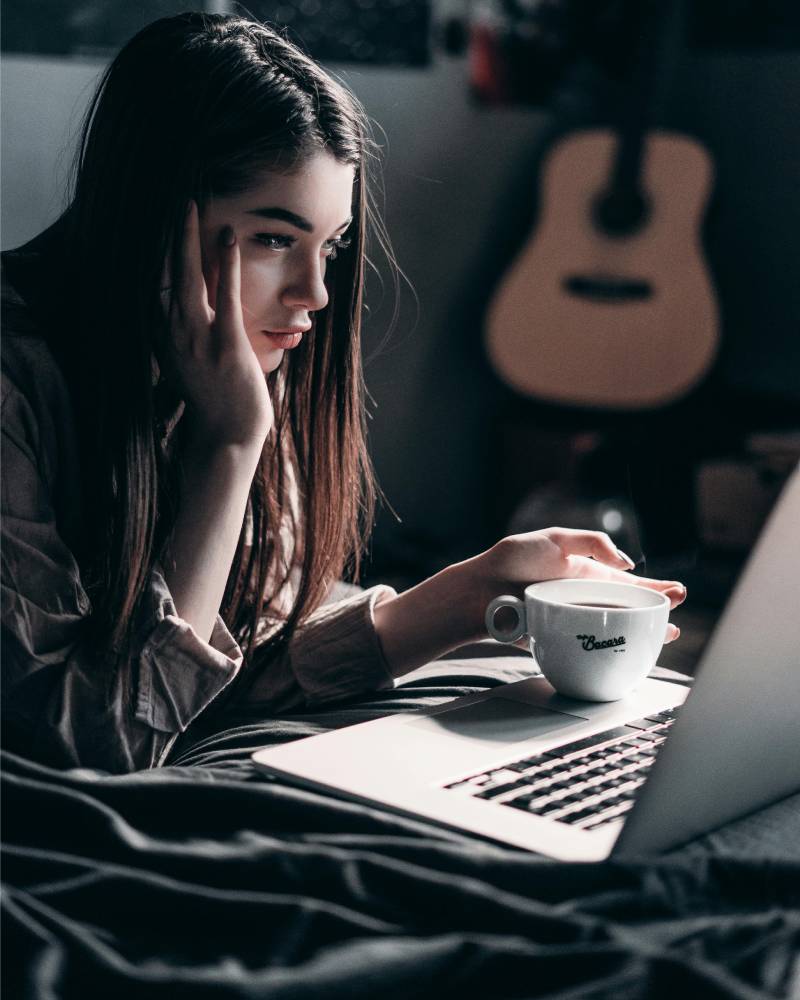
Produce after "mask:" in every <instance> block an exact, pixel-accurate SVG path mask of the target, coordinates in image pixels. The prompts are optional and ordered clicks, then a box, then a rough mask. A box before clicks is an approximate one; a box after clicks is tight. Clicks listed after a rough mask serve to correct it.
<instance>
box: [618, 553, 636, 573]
mask: <svg viewBox="0 0 800 1000" xmlns="http://www.w3.org/2000/svg"><path fill="white" fill-rule="evenodd" d="M617 555H618V556H619V557H620V559H621V560H622V561H623V562H624V563H627V564H628V569H633V567H634V566H635V565H636V563H635V562H634V561H633V559H631V557H630V556H629V555H626V554H625V553H624V552H623V551H622V549H617Z"/></svg>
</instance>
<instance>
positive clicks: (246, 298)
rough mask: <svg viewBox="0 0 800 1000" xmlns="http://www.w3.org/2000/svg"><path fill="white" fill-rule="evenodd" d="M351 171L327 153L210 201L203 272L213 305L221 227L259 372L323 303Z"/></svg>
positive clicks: (277, 358)
mask: <svg viewBox="0 0 800 1000" xmlns="http://www.w3.org/2000/svg"><path fill="white" fill-rule="evenodd" d="M354 175H355V171H354V168H353V167H352V166H349V165H346V164H342V163H339V161H338V160H336V159H335V158H334V157H333V156H332V155H331V154H330V153H325V152H320V153H317V154H315V155H314V156H312V157H311V158H309V159H307V160H305V161H304V162H303V163H302V164H301V166H300V167H299V169H298V170H297V171H295V172H294V173H291V174H280V173H272V172H264V173H263V174H261V175H259V176H258V179H257V180H256V181H255V183H254V184H253V185H252V187H250V189H249V190H248V191H246V192H244V193H243V194H237V195H233V196H231V197H228V198H214V199H211V200H210V201H209V202H208V203H207V204H206V206H205V208H204V210H203V212H202V214H201V217H200V239H201V243H202V254H203V273H204V275H205V279H206V284H207V286H208V295H209V302H210V304H211V306H212V308H213V306H214V301H215V298H216V286H217V274H218V262H219V239H220V233H221V231H222V229H223V228H224V227H225V226H231V227H232V229H233V231H234V232H235V234H236V239H237V242H238V244H239V249H240V253H241V267H242V315H243V318H244V326H245V331H246V333H247V339H248V340H249V341H250V344H251V346H252V348H253V350H254V351H255V354H256V357H257V358H258V361H259V364H260V365H261V369H262V371H264V372H271V371H274V370H275V369H276V368H277V367H278V365H280V363H281V359H282V358H283V352H284V351H285V350H290V349H291V348H292V347H296V346H297V344H299V343H300V341H301V339H302V335H303V333H304V332H305V331H306V330H308V329H309V328H310V326H311V324H312V318H311V314H312V313H314V312H317V311H318V310H320V309H323V308H324V307H325V305H326V304H327V302H328V294H327V291H326V289H325V282H324V279H325V268H326V266H327V264H328V261H329V260H330V259H331V258H332V257H334V256H335V255H336V250H337V248H339V247H340V246H342V245H343V244H344V245H346V244H347V237H346V235H345V231H346V229H347V226H348V225H349V223H350V218H351V210H352V209H351V205H352V197H353V180H354Z"/></svg>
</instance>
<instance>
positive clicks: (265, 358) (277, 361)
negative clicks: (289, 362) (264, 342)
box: [258, 351, 286, 375]
mask: <svg viewBox="0 0 800 1000" xmlns="http://www.w3.org/2000/svg"><path fill="white" fill-rule="evenodd" d="M285 353H286V352H285V351H264V352H263V353H259V354H258V363H259V365H261V371H262V372H264V374H265V375H269V374H270V372H274V371H275V370H276V369H277V368H280V365H281V361H283V355H284V354H285Z"/></svg>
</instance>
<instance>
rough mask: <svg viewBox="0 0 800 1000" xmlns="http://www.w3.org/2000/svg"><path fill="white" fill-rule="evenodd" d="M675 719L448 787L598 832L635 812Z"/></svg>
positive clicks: (635, 725) (603, 736) (635, 726)
mask: <svg viewBox="0 0 800 1000" xmlns="http://www.w3.org/2000/svg"><path fill="white" fill-rule="evenodd" d="M677 714H678V709H676V708H672V709H668V710H667V711H664V712H657V713H655V714H653V715H650V716H647V717H645V718H643V719H635V720H634V721H633V722H626V723H625V725H624V726H617V727H616V728H614V729H607V730H606V731H605V732H603V733H595V734H594V735H593V736H588V737H587V738H586V739H583V740H576V741H574V742H573V743H566V744H565V745H564V746H560V747H554V748H553V749H552V750H546V751H545V752H544V753H538V754H534V755H533V756H530V757H522V758H520V760H514V761H511V762H510V763H508V764H504V765H503V766H502V767H499V768H498V767H495V768H492V769H491V770H489V771H482V772H481V773H480V774H473V775H471V776H470V777H467V778H460V779H459V780H458V781H454V782H452V783H450V784H448V785H445V786H444V787H445V788H447V789H450V790H452V791H456V792H459V793H461V794H466V795H472V796H474V797H475V798H478V799H489V800H491V801H492V802H494V803H496V804H497V805H503V806H508V807H509V808H511V809H521V810H523V812H529V813H533V814H534V815H536V816H547V818H548V819H553V820H557V821H558V822H559V823H568V824H569V825H570V826H573V827H576V828H577V829H581V830H596V829H597V828H598V827H601V826H603V825H604V824H606V823H610V822H612V821H613V820H616V819H619V818H620V817H622V816H623V815H624V814H625V813H626V812H627V811H628V810H629V809H630V808H631V806H632V805H633V799H634V797H635V795H636V793H637V791H638V790H639V787H640V786H641V785H642V784H644V782H645V780H646V778H647V772H648V771H649V769H650V768H651V767H652V764H653V761H654V760H655V758H656V754H657V753H658V748H659V747H660V746H661V744H662V743H663V742H664V740H665V739H666V737H667V733H668V732H669V727H670V726H671V725H672V724H673V723H674V721H675V719H676V717H677Z"/></svg>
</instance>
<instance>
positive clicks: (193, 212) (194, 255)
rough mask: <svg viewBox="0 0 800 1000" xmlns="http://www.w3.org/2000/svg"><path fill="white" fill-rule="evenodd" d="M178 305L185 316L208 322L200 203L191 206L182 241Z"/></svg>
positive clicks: (193, 203) (190, 204) (191, 202)
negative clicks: (198, 207) (198, 205)
mask: <svg viewBox="0 0 800 1000" xmlns="http://www.w3.org/2000/svg"><path fill="white" fill-rule="evenodd" d="M176 291H177V301H178V306H179V308H180V310H181V313H182V314H183V315H184V316H185V317H187V318H194V319H197V320H198V321H203V320H206V321H207V319H208V313H209V307H208V296H207V293H206V283H205V279H204V277H203V255H202V249H201V245H200V213H199V212H198V209H197V202H195V201H194V200H192V201H190V202H189V208H188V210H187V215H186V223H185V225H184V227H183V239H182V240H181V267H180V275H179V277H178V281H177V288H176Z"/></svg>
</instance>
